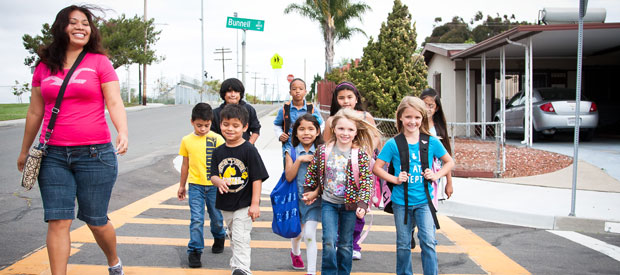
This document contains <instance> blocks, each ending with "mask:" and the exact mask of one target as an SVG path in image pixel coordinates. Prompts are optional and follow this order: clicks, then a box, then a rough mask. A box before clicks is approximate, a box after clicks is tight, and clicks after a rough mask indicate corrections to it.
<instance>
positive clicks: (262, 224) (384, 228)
mask: <svg viewBox="0 0 620 275" xmlns="http://www.w3.org/2000/svg"><path fill="white" fill-rule="evenodd" d="M127 223H135V224H159V225H166V224H169V225H189V223H190V220H181V219H163V218H132V219H129V220H127ZM205 223H206V222H205ZM252 227H255V228H271V222H269V221H257V222H253V223H252ZM322 228H323V227H322V225H321V224H320V223H319V224H318V226H317V229H322ZM366 228H368V226H366ZM366 228H365V229H366ZM370 231H373V232H396V227H395V226H393V225H377V224H373V225H372V226H371V227H370Z"/></svg>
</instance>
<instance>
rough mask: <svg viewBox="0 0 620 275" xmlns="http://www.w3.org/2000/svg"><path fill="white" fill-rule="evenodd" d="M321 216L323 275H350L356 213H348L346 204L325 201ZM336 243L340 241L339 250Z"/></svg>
mask: <svg viewBox="0 0 620 275" xmlns="http://www.w3.org/2000/svg"><path fill="white" fill-rule="evenodd" d="M321 215H322V220H323V221H322V224H323V258H322V263H321V264H322V266H321V274H323V275H330V274H349V273H351V265H352V264H353V258H352V257H353V229H354V228H355V219H356V216H355V211H353V210H351V211H347V210H346V209H345V207H344V204H334V203H330V202H328V201H325V200H323V202H322V205H321ZM338 236H340V237H338ZM336 241H338V250H336V246H335V245H334V244H335V243H336Z"/></svg>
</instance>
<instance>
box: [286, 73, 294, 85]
mask: <svg viewBox="0 0 620 275" xmlns="http://www.w3.org/2000/svg"><path fill="white" fill-rule="evenodd" d="M293 79H295V77H294V76H293V75H292V74H289V75H287V76H286V80H288V82H289V83H290V82H291V81H293Z"/></svg>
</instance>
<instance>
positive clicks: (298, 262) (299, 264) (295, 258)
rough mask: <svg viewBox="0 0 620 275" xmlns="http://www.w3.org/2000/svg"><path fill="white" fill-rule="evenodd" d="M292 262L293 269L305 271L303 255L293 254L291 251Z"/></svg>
mask: <svg viewBox="0 0 620 275" xmlns="http://www.w3.org/2000/svg"><path fill="white" fill-rule="evenodd" d="M291 262H292V263H293V269H304V268H306V267H305V266H304V261H303V260H302V259H301V255H295V254H293V251H291Z"/></svg>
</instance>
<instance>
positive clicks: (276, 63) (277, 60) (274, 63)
mask: <svg viewBox="0 0 620 275" xmlns="http://www.w3.org/2000/svg"><path fill="white" fill-rule="evenodd" d="M282 64H284V60H283V59H282V57H281V56H280V55H279V54H277V53H276V54H274V55H273V57H271V68H272V69H282Z"/></svg>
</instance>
